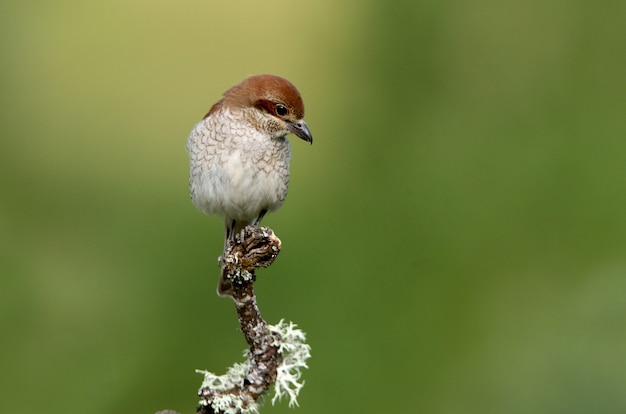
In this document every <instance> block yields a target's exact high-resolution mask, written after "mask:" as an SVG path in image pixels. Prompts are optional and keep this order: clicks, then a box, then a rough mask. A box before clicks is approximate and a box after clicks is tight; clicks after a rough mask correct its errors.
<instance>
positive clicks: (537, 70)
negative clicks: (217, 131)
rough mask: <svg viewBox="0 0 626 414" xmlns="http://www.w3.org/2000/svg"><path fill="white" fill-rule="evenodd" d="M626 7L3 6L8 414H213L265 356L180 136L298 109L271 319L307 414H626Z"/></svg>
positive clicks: (271, 279)
mask: <svg viewBox="0 0 626 414" xmlns="http://www.w3.org/2000/svg"><path fill="white" fill-rule="evenodd" d="M625 17H626V2H623V1H603V0H601V1H596V2H589V1H565V0H548V1H538V0H531V1H525V2H499V1H493V0H491V1H490V0H485V1H479V2H475V1H467V0H465V1H463V0H459V1H453V0H448V1H420V2H409V1H404V2H398V1H396V2H393V1H392V2H383V1H359V2H357V1H346V2H337V1H330V0H322V1H315V2H285V1H274V0H268V1H264V2H253V1H233V2H220V3H219V4H218V2H209V1H182V2H161V1H157V2H149V1H136V0H130V1H123V2H122V1H107V2H104V1H102V2H79V1H71V0H56V1H33V2H11V1H9V2H3V3H2V5H0V32H1V37H0V42H1V43H0V44H1V50H2V66H1V68H0V74H1V82H2V86H1V87H2V94H1V97H0V105H1V111H0V118H1V147H0V180H1V182H0V185H1V188H2V192H1V195H0V251H1V253H0V254H1V257H0V272H1V279H0V283H1V285H0V318H1V324H2V325H1V326H2V340H1V342H0V367H1V370H0V389H1V390H2V391H1V398H0V412H2V413H22V414H29V413H38V412H41V411H46V412H49V413H78V412H89V413H92V414H100V413H102V414H104V413H153V412H155V411H157V410H161V409H165V408H173V409H177V410H179V411H181V412H183V413H192V412H195V404H196V401H197V398H196V391H197V388H198V387H199V385H200V382H201V379H202V378H201V376H200V375H198V374H196V373H194V369H196V368H201V369H208V370H211V371H215V372H218V373H221V372H223V371H224V370H225V369H226V367H227V366H228V365H230V364H231V363H232V362H235V361H238V360H240V359H241V351H242V350H243V349H244V348H245V343H244V340H243V337H242V336H241V335H240V334H239V333H238V330H237V322H236V317H235V313H234V310H233V307H232V304H231V303H230V302H229V301H228V300H225V299H220V298H218V297H217V296H216V295H215V294H214V289H215V284H216V280H217V272H218V269H217V266H216V264H215V259H216V257H217V256H218V254H219V253H220V249H221V246H222V224H221V222H220V220H218V219H216V218H208V217H205V216H203V215H202V214H200V213H199V212H198V211H196V209H195V208H194V207H193V205H192V204H191V202H190V201H189V197H188V192H187V174H188V170H187V169H188V160H187V155H186V152H185V141H186V137H187V134H188V133H189V131H190V130H191V128H192V127H193V125H194V124H195V123H196V122H197V121H198V120H199V119H200V118H201V117H202V116H203V115H204V114H205V113H206V111H207V110H208V108H209V107H210V105H211V104H212V103H213V102H214V101H215V100H217V99H218V98H219V96H220V94H221V93H222V92H223V91H224V90H225V89H227V88H228V87H230V86H231V85H232V84H234V83H236V82H238V81H239V80H241V79H242V78H244V77H245V76H247V75H250V74H254V73H275V74H279V75H282V76H284V77H287V78H288V79H290V80H291V81H293V82H294V83H295V84H296V85H297V87H298V88H299V89H300V91H301V93H302V95H303V96H304V99H305V102H306V109H307V116H306V119H307V122H308V124H309V126H310V128H311V130H312V131H313V134H314V136H315V144H314V145H313V146H309V145H307V144H306V143H304V142H302V141H300V140H298V139H292V140H291V141H292V147H293V163H292V180H291V189H290V194H289V197H288V199H287V202H286V204H285V205H284V207H283V208H282V209H281V211H280V212H279V213H277V214H273V215H270V216H268V217H267V219H266V220H265V224H267V225H269V226H271V227H272V228H273V229H274V230H275V231H276V232H277V234H278V235H279V237H281V239H282V240H283V244H284V248H283V251H282V253H281V255H280V256H279V259H278V261H277V262H276V263H275V264H274V266H272V268H271V269H270V270H264V271H261V272H260V273H259V278H260V281H259V283H258V284H257V293H258V298H259V304H260V307H261V310H262V312H263V314H264V316H265V317H266V319H267V320H268V321H269V322H277V321H278V320H279V319H281V318H286V319H288V320H293V321H295V322H296V323H298V324H299V325H300V327H301V328H303V329H304V330H305V331H306V332H307V334H308V338H309V343H310V344H311V346H312V353H313V357H312V359H311V360H310V369H309V370H308V371H306V372H305V380H306V386H305V387H304V388H303V391H302V393H301V396H300V399H299V402H300V405H301V406H300V408H298V409H296V410H293V409H289V408H287V404H286V403H285V402H283V403H282V404H279V405H277V406H271V405H269V404H267V405H266V406H265V407H264V408H263V410H262V412H265V413H287V412H289V413H292V412H293V413H296V412H297V413H301V414H306V413H321V412H332V413H335V412H337V413H352V412H354V413H390V412H401V413H568V414H571V413H591V412H593V413H623V412H626V392H625V390H626V217H625V216H626V139H625V138H626V24H624V21H625Z"/></svg>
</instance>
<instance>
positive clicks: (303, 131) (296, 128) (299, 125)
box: [287, 121, 313, 144]
mask: <svg viewBox="0 0 626 414" xmlns="http://www.w3.org/2000/svg"><path fill="white" fill-rule="evenodd" d="M287 124H288V125H289V130H290V131H291V132H293V133H294V134H295V135H296V136H297V137H299V138H302V139H303V140H305V141H306V142H310V143H311V144H312V143H313V135H311V131H309V127H308V126H306V122H304V121H298V122H288V123H287Z"/></svg>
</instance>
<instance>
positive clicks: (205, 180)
mask: <svg viewBox="0 0 626 414" xmlns="http://www.w3.org/2000/svg"><path fill="white" fill-rule="evenodd" d="M241 115H242V114H241V113H235V112H232V111H230V110H227V109H225V110H222V111H218V112H216V113H213V114H211V115H210V116H208V117H207V118H205V119H203V120H202V121H200V122H199V123H198V124H197V125H196V127H195V128H194V129H193V131H191V134H190V135H189V138H188V140H187V150H188V151H189V155H190V163H191V167H190V177H189V188H190V193H191V199H192V201H193V203H194V205H195V206H196V207H197V208H198V209H199V210H200V211H202V212H203V213H205V214H211V215H218V216H221V217H223V218H224V220H225V222H226V226H227V229H228V228H229V227H232V228H231V230H233V231H239V230H240V229H241V228H243V227H245V226H246V225H248V224H253V223H256V222H257V221H258V220H259V219H260V218H262V216H263V214H265V212H270V211H274V210H276V209H278V208H279V207H280V206H281V205H282V203H283V202H284V201H285V197H286V196H287V187H288V184H289V160H290V157H291V150H290V147H289V141H287V139H286V138H285V137H284V136H282V137H279V138H272V137H270V136H269V135H267V134H264V133H261V132H259V131H258V129H256V128H253V127H251V125H250V123H249V122H247V121H244V120H243V119H242V118H243V117H242V116H241ZM257 224H258V223H257Z"/></svg>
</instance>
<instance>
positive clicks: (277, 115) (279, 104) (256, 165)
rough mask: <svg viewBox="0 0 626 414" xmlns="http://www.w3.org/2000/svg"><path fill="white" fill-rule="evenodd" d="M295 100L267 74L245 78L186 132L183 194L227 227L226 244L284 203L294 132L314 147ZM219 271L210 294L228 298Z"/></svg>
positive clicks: (285, 84)
mask: <svg viewBox="0 0 626 414" xmlns="http://www.w3.org/2000/svg"><path fill="white" fill-rule="evenodd" d="M303 118H304V104H303V102H302V97H301V96H300V93H299V92H298V90H297V89H296V87H295V86H293V84H292V83H291V82H289V81H288V80H286V79H283V78H281V77H278V76H274V75H256V76H250V77H249V78H246V79H244V80H243V81H242V82H241V83H239V84H237V85H235V86H233V87H232V88H230V89H229V90H227V91H226V92H225V93H224V96H223V98H222V99H220V100H219V101H217V102H216V103H215V104H214V105H213V106H212V107H211V109H210V110H209V112H208V113H207V114H206V115H205V117H204V118H203V119H202V121H200V122H199V123H198V124H197V125H196V127H195V128H194V129H193V130H192V131H191V134H190V135H189V138H188V139H187V151H188V152H189V157H190V164H191V166H190V174H189V191H190V193H191V200H192V201H193V203H194V205H195V206H196V207H197V208H198V209H199V210H200V211H202V212H203V213H205V214H213V215H218V216H221V217H223V218H224V221H225V224H226V243H228V241H232V240H233V239H234V237H235V234H237V233H238V232H239V231H241V229H243V228H244V227H245V226H247V225H253V226H258V225H259V223H260V222H261V219H262V218H263V216H265V214H266V213H268V212H270V211H275V210H277V209H278V208H279V207H280V206H281V205H282V204H283V202H284V201H285V197H286V196H287V186H288V184H289V161H290V159H291V148H290V146H289V141H287V138H286V135H287V134H289V133H293V134H295V135H296V136H298V137H299V138H302V139H303V140H305V141H307V142H310V143H313V136H312V135H311V132H310V131H309V128H308V127H307V125H306V123H305V122H304V119H303ZM231 290H232V284H231V282H230V281H229V280H228V279H227V278H226V275H225V274H224V267H222V273H221V276H220V281H219V284H218V287H217V292H218V294H219V295H220V296H226V295H231V294H230V292H231Z"/></svg>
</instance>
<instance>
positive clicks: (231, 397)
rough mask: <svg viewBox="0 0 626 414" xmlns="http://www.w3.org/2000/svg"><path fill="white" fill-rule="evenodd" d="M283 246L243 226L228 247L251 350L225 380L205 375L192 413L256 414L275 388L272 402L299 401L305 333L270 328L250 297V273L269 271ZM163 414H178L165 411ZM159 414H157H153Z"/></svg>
mask: <svg viewBox="0 0 626 414" xmlns="http://www.w3.org/2000/svg"><path fill="white" fill-rule="evenodd" d="M280 248H281V242H280V240H279V239H278V237H276V236H275V235H274V232H273V231H272V230H271V229H269V228H267V227H260V228H257V227H251V226H248V227H245V228H244V229H243V230H242V231H241V233H240V234H238V235H237V236H236V237H235V241H234V242H229V243H228V244H227V246H226V247H225V249H224V253H223V255H222V263H223V266H224V271H225V275H226V276H227V278H228V279H229V280H230V281H231V282H232V285H233V287H232V292H229V293H231V294H232V298H233V301H234V302H235V309H236V311H237V316H238V319H239V326H240V327H241V331H242V332H243V334H244V336H245V338H246V342H247V343H248V346H249V348H248V349H247V350H246V351H245V352H244V356H245V357H246V361H245V362H243V363H237V364H234V365H233V366H232V367H231V368H229V370H228V372H227V373H226V374H225V375H219V376H218V375H215V374H213V373H211V372H208V371H197V372H199V373H201V374H204V381H203V382H202V386H201V387H200V391H199V392H198V395H199V396H200V402H199V405H198V407H197V410H196V414H218V413H219V414H222V413H223V414H252V413H258V411H259V407H260V402H261V400H262V398H261V397H262V396H263V395H264V394H265V393H266V392H267V390H268V389H269V388H270V387H271V386H272V385H275V396H274V398H272V403H274V402H275V401H276V400H280V399H281V398H282V397H283V396H287V397H289V405H290V406H293V405H297V404H298V403H297V400H296V398H297V396H298V393H299V391H300V389H301V388H302V386H303V385H304V383H303V382H299V380H300V375H301V372H300V370H301V369H302V368H308V367H307V365H306V360H307V359H308V358H309V357H310V356H311V354H310V347H309V345H307V344H306V343H305V335H304V332H302V331H301V330H299V329H297V328H296V325H295V324H293V323H291V322H290V323H288V324H287V323H284V322H283V321H282V320H281V321H280V322H279V323H278V324H277V325H268V324H267V323H266V322H265V321H264V320H263V318H262V317H261V313H260V312H259V308H258V306H257V303H256V297H255V295H254V288H253V284H254V281H255V280H256V275H255V274H254V271H255V270H256V269H257V268H259V267H268V266H270V265H271V264H272V263H273V262H274V260H275V259H276V256H277V255H278V253H279V252H280ZM161 413H162V414H166V413H167V414H178V413H176V412H175V411H163V412H161ZM157 414H159V413H157Z"/></svg>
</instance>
